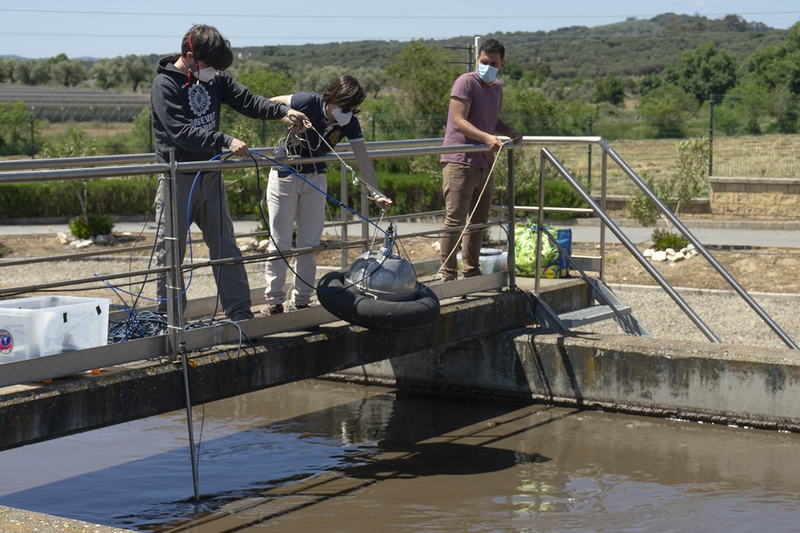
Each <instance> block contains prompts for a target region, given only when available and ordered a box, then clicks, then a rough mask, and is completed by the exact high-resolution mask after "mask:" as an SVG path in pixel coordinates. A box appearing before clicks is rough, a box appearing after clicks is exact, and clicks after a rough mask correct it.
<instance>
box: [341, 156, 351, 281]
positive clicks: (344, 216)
mask: <svg viewBox="0 0 800 533" xmlns="http://www.w3.org/2000/svg"><path fill="white" fill-rule="evenodd" d="M340 166H341V168H342V182H341V183H340V186H339V190H340V191H341V194H342V204H344V205H347V202H348V198H347V197H348V194H347V185H348V184H347V167H346V166H345V164H344V163H342V164H341V165H340ZM339 213H340V215H341V218H342V241H344V242H347V209H345V208H344V207H340V208H339ZM348 266H349V265H348V264H347V250H346V249H344V248H342V268H343V269H344V268H347V267H348Z"/></svg>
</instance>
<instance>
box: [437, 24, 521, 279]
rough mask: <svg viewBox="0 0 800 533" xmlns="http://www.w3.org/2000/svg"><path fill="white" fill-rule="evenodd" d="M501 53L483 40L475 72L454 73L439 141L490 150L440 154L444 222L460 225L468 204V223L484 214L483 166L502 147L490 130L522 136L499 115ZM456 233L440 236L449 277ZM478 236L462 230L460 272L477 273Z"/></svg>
mask: <svg viewBox="0 0 800 533" xmlns="http://www.w3.org/2000/svg"><path fill="white" fill-rule="evenodd" d="M504 57H505V48H504V47H503V45H502V44H500V42H499V41H497V40H495V39H488V40H486V41H485V42H484V43H483V44H482V45H481V49H480V54H479V55H478V70H477V72H467V73H466V74H462V75H461V76H459V78H458V79H457V80H456V81H455V83H453V88H452V89H451V91H450V111H449V113H448V114H447V130H446V131H445V135H444V145H445V146H449V145H457V144H485V145H486V146H487V147H488V148H489V150H491V152H488V151H487V152H470V153H457V154H443V155H442V156H441V162H442V165H443V168H442V175H443V184H442V191H443V193H444V200H445V205H446V206H447V213H446V215H445V220H444V227H445V228H452V227H457V226H463V225H465V224H466V223H467V216H468V215H469V214H470V213H472V212H473V210H474V214H473V215H472V218H471V219H470V223H472V224H482V223H484V222H486V221H487V220H489V210H490V208H491V205H492V196H493V193H494V186H493V183H492V176H490V175H489V171H490V170H491V168H492V163H493V162H494V158H495V157H496V156H495V153H496V152H499V151H500V149H501V148H502V147H503V142H502V141H501V140H500V139H498V138H497V136H496V135H506V136H508V137H511V139H513V140H514V143H515V144H516V143H519V142H520V141H521V140H522V136H521V135H520V134H519V133H518V132H516V131H515V130H513V129H512V128H510V127H509V126H508V125H507V124H506V123H505V122H503V121H502V120H500V108H501V106H502V103H503V85H502V84H501V83H500V81H499V80H497V79H496V77H497V72H498V71H499V70H500V69H501V68H503V66H504V65H505V64H506V62H505V60H504ZM487 181H488V183H487ZM481 191H483V193H482V194H481ZM476 206H477V207H476ZM458 239H459V234H458V232H453V233H447V234H444V235H443V236H442V238H441V242H440V245H441V252H440V253H441V258H442V268H441V273H442V280H443V281H452V280H454V279H456V278H457V277H458V272H457V269H456V254H455V252H454V249H455V247H456V245H457V244H458ZM482 241H483V230H481V229H476V230H467V231H466V232H465V233H464V237H463V240H462V245H461V255H462V260H463V263H464V277H465V278H470V277H472V276H479V275H480V274H481V269H480V263H479V257H480V253H481V244H482Z"/></svg>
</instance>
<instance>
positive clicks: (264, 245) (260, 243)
mask: <svg viewBox="0 0 800 533" xmlns="http://www.w3.org/2000/svg"><path fill="white" fill-rule="evenodd" d="M267 247H269V239H263V240H260V241H258V245H257V246H256V250H258V251H259V252H263V251H264V250H266V249H267Z"/></svg>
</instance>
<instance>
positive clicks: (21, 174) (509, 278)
mask: <svg viewBox="0 0 800 533" xmlns="http://www.w3.org/2000/svg"><path fill="white" fill-rule="evenodd" d="M441 142H442V140H441V139H417V140H409V141H383V142H374V143H367V145H368V154H369V157H370V158H371V159H390V158H399V157H418V156H426V155H440V154H442V153H456V152H471V151H483V150H486V147H485V145H459V146H448V147H443V146H442V145H441ZM522 143H523V144H525V145H535V146H542V149H541V158H540V163H539V178H540V183H539V187H540V194H539V206H538V207H537V208H534V207H531V206H515V205H514V203H515V197H514V178H515V176H514V174H515V167H514V156H513V146H512V147H511V149H509V150H508V184H509V193H508V196H509V198H508V201H509V203H508V205H507V206H503V209H505V210H506V213H507V214H506V216H505V217H504V218H503V219H502V220H494V221H490V222H489V223H487V224H483V225H473V226H472V227H476V228H480V227H490V226H494V225H504V226H507V228H508V265H509V269H508V272H507V273H505V272H503V273H496V274H492V275H487V276H480V277H477V278H471V279H467V280H463V281H458V282H455V283H448V284H436V285H435V287H436V289H435V292H436V293H437V295H438V296H439V297H440V298H447V297H454V296H459V295H463V294H468V293H470V292H476V291H486V290H498V289H502V288H504V287H505V288H509V289H513V288H515V286H516V280H515V273H514V259H515V258H514V244H515V236H514V226H515V223H516V212H517V211H521V212H522V211H530V210H535V211H536V212H538V222H539V224H538V226H539V227H540V228H541V227H543V222H544V215H545V213H546V212H547V211H550V210H558V209H555V208H546V207H544V203H545V199H544V166H545V165H546V164H550V165H552V166H553V167H554V168H555V169H556V170H557V171H558V173H559V174H560V175H561V176H562V177H563V178H564V179H565V180H566V181H567V182H568V183H569V184H570V185H571V186H572V187H573V188H574V189H575V190H576V192H577V193H578V194H579V195H580V196H581V198H582V199H583V200H584V201H585V202H586V203H587V204H588V205H589V206H590V209H591V211H592V212H593V213H594V214H595V215H596V216H597V217H598V218H599V219H600V250H599V254H600V257H599V277H600V279H601V280H602V279H603V274H604V272H603V271H604V264H603V263H604V260H603V258H604V256H605V231H606V227H608V228H609V229H611V231H612V232H613V233H614V234H615V235H616V236H617V237H618V238H619V240H620V241H621V242H622V243H623V245H624V246H625V247H626V248H627V249H628V251H629V252H630V253H632V254H633V255H634V257H636V259H637V260H638V261H639V262H640V263H641V264H642V266H643V267H644V268H645V270H646V271H647V272H648V273H650V274H651V276H653V277H654V279H656V281H657V282H658V283H659V285H661V287H662V288H663V289H664V290H665V291H666V292H667V293H668V294H669V295H670V297H671V298H672V299H673V300H674V301H675V302H676V304H677V305H678V306H679V307H680V308H681V310H683V311H684V313H686V314H687V316H689V318H690V319H691V320H692V321H693V322H694V323H695V325H696V326H697V327H698V328H699V329H700V330H701V331H702V332H703V333H704V334H705V335H706V337H707V338H709V340H711V341H713V342H720V339H719V338H718V337H717V336H716V335H715V334H714V333H713V332H712V331H711V330H710V329H709V328H708V326H706V325H705V324H704V323H703V322H702V320H701V319H700V318H699V317H698V316H697V315H696V313H695V312H694V311H693V310H692V309H691V308H690V307H689V306H688V304H686V303H685V302H684V301H683V299H682V298H681V297H680V295H678V294H677V292H676V291H675V290H674V288H672V287H671V286H670V285H669V284H668V283H667V282H666V280H664V278H663V276H661V275H660V274H659V273H658V271H657V270H656V269H654V268H653V267H652V265H650V263H649V262H648V261H647V260H646V259H645V258H644V257H643V256H642V255H641V253H640V252H639V251H638V250H637V249H636V247H635V246H634V245H633V243H632V242H631V241H630V240H629V239H628V238H627V237H625V235H624V233H623V232H622V230H621V229H620V228H619V227H618V226H617V225H616V224H615V223H614V222H613V221H612V220H611V219H610V218H609V217H608V215H607V214H606V213H605V209H604V207H605V192H606V179H607V159H608V158H609V157H610V158H611V160H612V161H614V162H615V163H616V164H617V165H618V166H619V167H620V169H622V171H623V172H624V173H625V174H626V175H627V177H628V178H630V179H631V180H632V181H633V182H634V183H635V184H636V186H637V187H639V189H641V190H642V191H643V192H644V194H645V195H646V196H647V197H648V198H649V199H650V200H651V201H652V202H653V203H654V204H655V205H656V206H657V208H658V209H659V211H661V213H662V214H663V215H664V217H666V218H667V219H668V220H669V221H670V222H671V223H672V224H673V225H674V226H675V227H676V228H677V229H678V230H679V231H680V232H681V233H682V234H683V235H684V236H685V237H686V238H687V239H688V240H689V242H691V243H692V244H693V245H694V246H695V248H696V249H697V250H698V252H699V253H700V254H701V255H703V257H705V258H706V259H707V260H708V261H709V263H710V264H711V265H712V266H713V267H714V268H715V269H716V270H717V272H719V273H720V275H722V276H723V278H724V279H725V280H726V281H727V282H728V283H729V284H730V285H731V286H732V287H733V288H734V290H735V291H736V292H737V293H738V294H739V295H740V296H741V297H742V298H743V299H744V300H745V301H746V302H747V303H748V304H749V305H750V307H751V308H752V309H753V310H754V311H755V312H756V313H757V314H758V315H759V317H760V318H761V319H762V320H763V321H764V322H766V323H767V324H768V325H769V326H770V328H772V330H773V331H774V332H775V333H776V334H778V336H779V337H780V338H781V339H782V340H783V341H784V343H785V344H786V345H787V346H789V347H790V348H793V349H798V347H797V345H796V344H795V343H794V342H793V341H792V339H790V338H789V337H788V335H786V333H785V332H783V330H782V329H781V328H780V327H779V326H778V325H777V324H776V323H775V322H774V321H773V320H772V318H771V317H769V315H767V313H766V312H765V311H764V310H763V309H762V308H761V307H760V306H759V305H758V304H757V303H756V302H755V301H754V300H753V299H752V297H750V295H749V294H747V292H746V291H745V290H744V288H742V287H741V285H739V284H738V283H737V282H736V280H734V279H733V278H732V276H731V275H730V274H729V273H728V272H727V271H726V270H725V269H724V268H723V267H722V265H720V263H719V262H718V261H717V260H716V259H715V258H714V257H713V256H712V255H711V253H710V252H709V251H708V250H707V249H706V248H705V247H704V246H703V245H702V244H701V243H700V242H699V241H698V240H697V239H696V238H695V237H694V235H692V234H691V232H690V231H689V230H688V229H687V228H686V227H685V226H684V225H683V224H682V223H681V222H680V220H678V219H677V217H675V215H674V214H673V213H672V212H671V211H670V210H669V208H668V207H667V206H666V205H665V204H664V203H663V202H662V201H661V200H660V199H659V198H658V197H657V196H655V194H654V193H653V192H652V191H650V190H649V189H648V188H647V186H646V185H645V184H644V182H643V181H642V180H641V178H639V177H638V176H637V175H636V173H635V172H634V171H633V170H632V169H631V168H630V166H628V165H627V164H626V163H625V162H624V161H623V160H622V158H621V157H620V156H619V155H618V154H617V153H616V152H615V151H614V150H613V149H612V148H611V147H610V146H609V144H608V143H607V142H606V141H605V140H604V139H602V138H601V137H533V136H526V137H524V138H523V141H522ZM586 144H590V145H597V146H599V147H600V148H601V149H602V175H601V179H602V183H601V194H600V202H599V203H598V202H596V201H595V200H594V199H593V198H592V197H591V196H590V195H589V194H588V193H587V192H586V191H584V190H583V188H582V187H581V185H580V184H579V183H578V182H577V180H575V178H574V177H572V175H571V174H570V173H569V171H568V170H567V169H566V168H564V167H563V165H561V163H560V162H559V161H558V160H557V159H556V158H555V156H554V155H553V154H552V152H551V151H550V149H549V148H547V146H558V145H586ZM348 149H349V145H347V144H343V145H340V146H339V147H338V148H337V154H338V157H341V158H342V159H343V160H345V161H352V160H354V155H353V153H352V152H350V151H348ZM255 151H256V152H264V153H272V149H271V148H264V149H256V150H255ZM338 157H337V155H334V154H328V155H326V156H323V157H318V158H305V159H293V160H291V161H286V162H287V163H291V164H298V163H306V162H312V161H313V162H328V163H338V162H339V159H338ZM154 160H155V159H154V156H153V154H136V155H128V156H100V157H80V158H67V159H36V160H15V161H7V162H0V183H15V182H30V181H49V180H75V179H88V178H108V177H121V176H142V175H153V174H164V175H165V176H171V177H173V178H174V176H175V174H176V173H177V172H179V171H180V172H183V173H186V172H197V171H201V170H204V171H205V170H220V171H225V170H233V169H243V168H249V167H253V166H254V162H253V161H252V160H251V159H228V160H216V161H209V162H192V163H172V164H159V163H155V162H154ZM342 173H343V176H346V170H345V167H344V165H342ZM342 182H343V185H342V200H343V202H345V203H346V202H347V183H346V180H345V179H343V180H342ZM362 196H363V195H362ZM362 209H364V207H363V206H362ZM581 211H583V210H581ZM430 214H431V213H425V214H424V215H430ZM419 215H420V214H416V215H415V214H405V215H398V216H397V218H399V217H401V216H402V217H413V216H419ZM173 216H175V215H173ZM392 218H396V217H392ZM348 223H352V221H351V220H348V213H347V212H346V211H345V210H344V209H342V215H341V220H340V221H339V222H338V223H337V224H341V227H342V232H341V235H342V240H343V244H342V246H343V250H344V248H347V247H361V248H363V247H364V246H366V245H367V243H368V242H369V235H368V229H367V228H366V223H364V224H362V235H361V238H360V239H356V240H352V241H351V240H349V236H348V234H347V225H348ZM170 227H171V225H170V226H168V228H170ZM462 229H464V228H463V227H460V228H452V230H450V231H461V230H462ZM443 231H444V230H442V229H439V230H435V231H430V232H419V233H414V234H408V235H400V236H399V239H401V240H402V239H403V238H408V237H415V236H423V235H425V236H428V235H432V234H436V235H439V234H441V233H442V232H443ZM170 233H171V235H169V236H168V237H170V238H171V239H170V241H168V242H172V243H173V246H174V243H175V240H174V229H172V230H171V231H170ZM539 239H541V236H540V237H539ZM320 249H322V248H316V249H303V250H295V251H294V253H295V254H299V253H310V252H313V251H316V250H320ZM130 250H131V248H125V249H122V250H120V252H121V253H127V252H130ZM538 251H539V253H540V252H541V241H539V248H538ZM106 253H107V252H106ZM170 253H175V254H176V255H175V256H174V258H173V260H172V262H171V264H170V266H168V267H166V268H161V269H157V268H153V269H149V270H146V271H139V272H125V273H120V274H113V275H106V276H98V277H92V278H89V279H79V280H64V281H62V282H55V283H49V284H46V285H41V286H38V287H22V288H20V287H14V288H12V289H3V290H0V297H2V296H3V295H8V294H10V293H11V292H12V291H20V290H21V289H23V290H25V289H30V291H28V292H32V291H33V290H36V289H44V288H48V289H50V288H55V287H60V286H68V285H76V284H82V283H89V282H92V283H95V282H97V281H101V280H113V279H119V278H123V277H131V276H133V275H145V274H153V273H164V272H166V273H167V274H168V276H169V279H171V280H172V284H173V286H174V287H177V286H178V283H179V282H180V280H182V276H183V272H184V271H188V270H191V269H194V268H201V267H205V266H210V265H215V264H223V263H225V262H227V261H230V260H228V259H220V260H216V261H206V262H202V263H196V264H192V265H179V264H177V263H178V261H177V259H175V258H177V257H178V256H177V253H176V252H175V251H174V250H173V252H170ZM274 256H275V254H258V255H254V256H251V257H247V258H245V260H246V261H248V262H252V261H262V260H264V259H267V258H270V257H274ZM345 256H346V254H345V252H344V251H343V253H342V268H345V267H346V266H347V265H346V263H345V262H346V257H345ZM70 257H71V258H74V256H70ZM4 264H19V262H7V263H6V262H3V261H0V268H2V267H3V266H4ZM539 283H540V276H539V274H538V273H537V275H536V285H535V291H534V292H535V293H536V294H537V295H538V293H539ZM254 292H255V290H254ZM213 301H214V299H213V298H209V299H204V300H203V301H199V302H190V307H191V306H193V305H201V306H202V305H205V308H208V309H211V308H213V303H209V302H213ZM203 302H205V304H204V303H203ZM175 307H180V306H175ZM312 309H313V310H314V312H312V313H302V314H303V315H305V316H304V318H302V319H295V320H293V323H292V327H293V328H294V329H303V328H307V327H309V326H312V325H318V324H319V323H323V322H325V321H332V320H334V317H332V315H330V314H328V313H327V311H325V310H324V309H322V308H321V307H316V308H312ZM168 322H169V324H171V328H172V329H171V332H170V335H168V336H166V338H161V337H155V338H147V339H137V340H133V341H128V342H125V343H119V344H115V345H113V349H112V348H111V347H106V346H100V347H97V348H91V349H87V350H81V351H79V352H74V353H70V354H69V357H59V356H46V357H41V358H37V359H31V360H25V361H15V362H10V363H4V364H3V365H2V372H0V387H3V386H8V385H12V384H18V383H25V382H30V381H38V380H41V379H46V378H52V377H59V376H63V375H70V374H75V373H78V372H81V371H84V370H90V369H94V368H100V367H107V366H110V365H115V364H122V363H127V362H132V361H137V360H142V359H145V358H152V357H159V356H173V357H174V356H177V355H179V354H181V353H185V352H186V351H191V350H194V349H197V348H199V347H203V346H208V345H214V344H217V345H219V344H225V343H235V342H237V339H239V338H240V337H241V335H242V334H246V335H247V336H249V337H251V338H253V337H258V336H260V335H268V334H272V333H276V332H278V331H281V329H276V328H280V327H283V328H285V327H286V323H282V324H276V323H279V322H280V321H273V320H259V319H254V320H249V321H244V322H242V323H240V324H239V325H238V327H237V328H234V327H231V325H226V324H220V325H212V326H209V327H207V328H200V329H198V330H192V331H184V330H183V329H182V328H181V327H180V324H182V322H183V317H182V316H180V309H172V310H171V311H170V314H169V318H168ZM284 330H285V329H284ZM143 354H145V355H143Z"/></svg>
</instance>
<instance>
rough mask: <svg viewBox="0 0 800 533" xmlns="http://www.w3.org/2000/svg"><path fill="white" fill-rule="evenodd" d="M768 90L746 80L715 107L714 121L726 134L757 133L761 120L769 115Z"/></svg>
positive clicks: (759, 130) (726, 94)
mask: <svg viewBox="0 0 800 533" xmlns="http://www.w3.org/2000/svg"><path fill="white" fill-rule="evenodd" d="M769 109H770V92H769V90H768V89H767V88H766V87H763V86H760V85H758V84H756V83H753V82H752V81H751V80H747V81H744V82H742V83H741V84H739V85H737V86H736V87H734V88H733V89H731V90H730V91H728V92H727V93H725V99H724V100H723V101H722V103H721V104H719V105H718V106H717V107H716V110H715V112H714V123H715V124H716V126H717V128H719V129H720V130H722V131H723V132H724V133H726V134H728V135H735V134H737V133H745V134H748V135H758V134H759V133H762V131H761V121H762V119H763V118H764V117H767V116H769Z"/></svg>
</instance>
